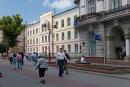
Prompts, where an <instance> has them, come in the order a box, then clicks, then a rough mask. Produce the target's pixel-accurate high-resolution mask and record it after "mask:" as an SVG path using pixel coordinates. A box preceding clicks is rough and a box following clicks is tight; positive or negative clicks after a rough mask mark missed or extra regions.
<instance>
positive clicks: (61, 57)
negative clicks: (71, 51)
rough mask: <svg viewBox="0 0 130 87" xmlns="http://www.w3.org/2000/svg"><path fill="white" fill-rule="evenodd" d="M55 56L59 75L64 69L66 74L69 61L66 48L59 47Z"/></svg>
mask: <svg viewBox="0 0 130 87" xmlns="http://www.w3.org/2000/svg"><path fill="white" fill-rule="evenodd" d="M56 58H57V64H58V66H59V76H60V77H62V76H63V73H64V70H65V71H66V74H69V73H68V65H67V64H68V62H69V61H70V56H69V55H68V53H67V52H66V50H63V49H62V48H60V51H59V52H58V53H57V55H56Z"/></svg>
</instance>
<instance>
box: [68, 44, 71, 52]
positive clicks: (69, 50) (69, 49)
mask: <svg viewBox="0 0 130 87" xmlns="http://www.w3.org/2000/svg"><path fill="white" fill-rule="evenodd" d="M68 52H69V53H70V52H71V45H70V44H68Z"/></svg>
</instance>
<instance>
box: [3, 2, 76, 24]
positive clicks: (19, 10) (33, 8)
mask: <svg viewBox="0 0 130 87" xmlns="http://www.w3.org/2000/svg"><path fill="white" fill-rule="evenodd" d="M72 7H74V3H73V0H0V18H1V17H3V16H12V15H15V14H20V15H21V16H22V18H23V20H24V22H26V21H27V22H28V23H32V22H33V21H38V20H39V17H40V15H42V14H44V13H45V12H48V11H54V8H55V11H56V13H59V12H63V11H65V10H67V9H70V8H72Z"/></svg>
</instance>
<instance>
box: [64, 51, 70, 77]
mask: <svg viewBox="0 0 130 87" xmlns="http://www.w3.org/2000/svg"><path fill="white" fill-rule="evenodd" d="M64 53H65V56H66V58H67V59H68V60H70V56H69V54H68V53H67V51H66V50H64ZM64 70H65V71H66V74H67V75H68V74H69V73H68V62H67V60H66V59H65V58H64Z"/></svg>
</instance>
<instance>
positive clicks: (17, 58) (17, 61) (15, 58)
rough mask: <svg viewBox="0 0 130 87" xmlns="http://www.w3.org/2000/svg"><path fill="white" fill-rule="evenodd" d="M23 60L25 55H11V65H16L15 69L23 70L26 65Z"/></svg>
mask: <svg viewBox="0 0 130 87" xmlns="http://www.w3.org/2000/svg"><path fill="white" fill-rule="evenodd" d="M23 59H24V54H23V53H20V52H18V53H13V54H10V55H9V60H10V64H12V65H14V69H22V66H23V64H24V62H23Z"/></svg>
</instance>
